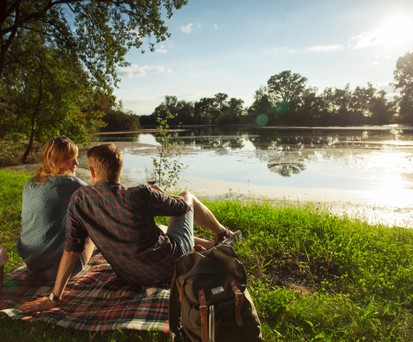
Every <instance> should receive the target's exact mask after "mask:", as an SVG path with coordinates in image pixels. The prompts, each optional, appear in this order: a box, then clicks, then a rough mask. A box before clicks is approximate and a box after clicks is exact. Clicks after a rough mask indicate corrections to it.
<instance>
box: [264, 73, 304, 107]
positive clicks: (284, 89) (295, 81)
mask: <svg viewBox="0 0 413 342" xmlns="http://www.w3.org/2000/svg"><path fill="white" fill-rule="evenodd" d="M306 83H307V78H306V77H304V76H301V75H300V74H298V73H292V72H291V71H290V70H285V71H282V72H280V73H279V74H276V75H273V76H271V77H270V78H269V80H268V82H267V86H268V92H269V94H270V95H273V96H274V99H275V102H276V107H277V109H278V112H280V113H286V112H294V110H295V109H296V108H297V106H298V105H299V104H300V103H301V98H302V94H303V92H304V90H305V88H306Z"/></svg>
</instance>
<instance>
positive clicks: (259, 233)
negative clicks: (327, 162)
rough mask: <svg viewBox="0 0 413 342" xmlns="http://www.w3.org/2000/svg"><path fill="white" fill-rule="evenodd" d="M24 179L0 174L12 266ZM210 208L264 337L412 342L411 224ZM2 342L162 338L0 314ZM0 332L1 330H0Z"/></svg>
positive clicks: (294, 210) (236, 202)
mask: <svg viewBox="0 0 413 342" xmlns="http://www.w3.org/2000/svg"><path fill="white" fill-rule="evenodd" d="M28 177H29V175H27V174H24V173H11V172H5V171H1V170H0V187H1V192H0V196H1V197H0V223H1V227H2V228H1V232H0V241H1V243H2V244H3V245H5V246H6V247H7V248H8V254H9V257H10V259H11V261H10V262H9V263H8V264H7V265H6V271H10V270H11V269H13V268H14V267H15V266H16V265H17V264H19V263H20V262H21V260H20V259H19V257H18V255H17V252H16V250H15V246H14V243H15V239H16V237H17V235H18V233H19V229H20V208H21V190H22V187H23V184H24V182H25V180H26V179H27V178H28ZM207 205H208V206H209V207H210V208H211V209H212V211H213V212H214V213H215V215H216V216H217V217H218V218H219V219H220V220H221V221H222V222H223V223H224V224H225V225H227V226H229V227H231V228H236V229H240V230H241V231H242V233H243V236H244V240H243V242H242V243H241V244H239V245H238V246H237V247H236V252H237V254H238V255H239V257H240V259H241V260H242V261H243V263H244V265H245V267H246V270H247V275H248V281H249V290H250V293H251V295H252V297H253V299H254V302H255V305H256V307H257V310H258V313H259V315H260V318H261V323H262V330H263V336H264V340H265V341H411V340H413V291H412V286H413V285H412V284H413V230H409V229H406V228H399V227H386V226H383V225H369V224H367V223H365V222H364V221H363V220H360V219H349V218H339V217H336V216H333V215H331V214H329V213H328V212H327V211H325V210H324V209H323V208H318V207H316V206H315V205H311V204H308V205H292V204H288V203H284V202H273V203H271V202H258V201H253V200H243V199H242V198H234V197H233V196H229V197H228V198H224V199H222V200H216V201H208V202H207ZM0 332H1V333H2V334H6V335H5V338H2V339H1V340H2V341H9V340H21V341H29V340H30V341H32V340H42V341H93V340H96V341H128V340H140V341H164V340H167V337H166V336H164V335H161V334H159V333H156V332H152V333H151V332H134V331H114V332H106V333H97V334H96V333H89V332H82V331H73V330H68V329H64V328H60V327H53V326H49V325H46V324H32V323H30V324H28V323H24V322H14V321H11V320H10V319H8V318H0ZM0 336H1V334H0Z"/></svg>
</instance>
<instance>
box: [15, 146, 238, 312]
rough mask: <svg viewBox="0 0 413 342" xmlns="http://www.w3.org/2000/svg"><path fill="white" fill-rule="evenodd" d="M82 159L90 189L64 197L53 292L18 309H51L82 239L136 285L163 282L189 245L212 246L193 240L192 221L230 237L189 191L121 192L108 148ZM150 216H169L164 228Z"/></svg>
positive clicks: (117, 165)
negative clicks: (61, 248) (61, 243)
mask: <svg viewBox="0 0 413 342" xmlns="http://www.w3.org/2000/svg"><path fill="white" fill-rule="evenodd" d="M87 159H88V164H89V170H90V173H91V176H92V180H93V183H94V186H87V187H82V188H80V189H78V190H77V191H75V192H74V193H73V195H72V197H71V199H70V203H69V206H68V212H67V220H66V242H65V248H64V251H63V255H62V259H61V262H60V265H59V270H58V273H57V277H56V281H55V285H54V287H53V291H52V293H51V294H50V296H48V297H42V298H38V299H36V300H35V301H32V302H27V303H24V304H23V305H22V306H21V309H22V310H23V311H25V312H33V311H43V310H48V309H51V308H52V307H54V306H56V305H57V303H58V302H59V300H60V299H61V297H62V294H63V291H64V289H65V287H66V284H67V282H68V280H69V278H70V276H71V274H72V272H73V269H74V267H75V265H76V261H77V260H78V256H79V254H80V253H82V251H83V248H84V245H85V240H86V238H87V237H90V238H91V240H92V241H93V242H94V243H95V245H96V247H97V248H98V249H99V251H100V252H101V253H102V254H103V256H104V257H105V258H106V260H107V261H108V262H109V263H110V264H111V266H112V269H113V271H114V272H115V274H116V275H117V277H118V278H119V279H120V280H121V281H122V282H123V283H125V284H142V285H158V284H164V283H167V282H169V281H170V280H171V279H172V277H173V273H174V262H175V260H176V259H177V258H178V257H179V256H180V255H182V254H183V253H187V252H189V251H191V249H192V248H193V247H194V244H199V245H202V246H203V247H205V248H210V247H212V246H213V245H214V242H211V241H208V240H204V239H201V238H194V235H193V224H194V222H195V223H196V224H198V225H199V226H201V227H205V228H208V229H210V230H211V231H212V232H214V233H215V234H217V236H218V238H217V239H218V240H219V239H221V240H222V239H225V238H230V239H231V238H233V237H234V236H233V235H232V234H233V233H232V232H230V231H228V230H227V229H226V227H224V226H223V225H222V224H221V223H220V222H219V221H218V220H217V219H216V218H215V216H214V215H213V214H212V212H211V211H210V210H209V209H208V208H207V207H206V206H205V205H204V204H202V203H201V202H200V201H199V200H198V199H197V198H196V197H195V196H194V195H192V194H191V193H190V192H187V191H185V192H183V193H181V194H180V195H179V196H173V195H170V194H167V193H166V192H164V191H163V190H162V189H160V188H159V187H157V186H155V185H153V186H151V187H148V186H145V185H140V186H137V187H132V188H129V189H126V188H124V187H123V186H122V185H121V184H120V177H121V173H122V168H123V159H122V152H121V151H120V150H118V149H117V148H116V146H115V145H114V144H103V145H99V146H95V147H92V148H91V149H90V150H89V151H88V153H87ZM155 216H170V217H171V218H170V222H169V226H168V227H167V228H166V227H161V226H158V225H157V224H156V223H155V221H154V217H155ZM231 236H232V237H231Z"/></svg>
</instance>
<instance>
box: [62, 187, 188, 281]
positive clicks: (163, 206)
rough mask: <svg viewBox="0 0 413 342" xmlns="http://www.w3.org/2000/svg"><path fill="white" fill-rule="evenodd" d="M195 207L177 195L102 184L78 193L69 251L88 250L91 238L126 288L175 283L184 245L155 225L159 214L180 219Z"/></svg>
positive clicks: (70, 223) (71, 206)
mask: <svg viewBox="0 0 413 342" xmlns="http://www.w3.org/2000/svg"><path fill="white" fill-rule="evenodd" d="M188 210H190V207H189V206H188V205H187V204H186V202H185V201H184V200H183V199H182V198H180V197H177V196H170V195H166V194H164V193H162V192H159V191H157V190H154V189H151V188H149V187H147V186H145V185H141V186H137V187H133V188H129V189H126V188H124V187H123V186H122V185H120V184H109V183H106V182H100V183H97V184H95V186H85V187H82V188H80V189H79V190H77V191H76V192H74V194H73V195H72V197H71V199H70V203H69V207H68V213H67V221H66V244H65V250H66V251H69V252H70V251H72V252H82V251H83V246H84V242H85V239H86V238H87V237H88V236H90V238H91V239H92V241H93V242H94V244H95V245H96V247H97V248H98V249H99V251H100V252H101V253H102V254H103V256H104V257H105V258H106V260H107V261H108V262H109V263H110V264H111V266H112V268H113V270H114V272H115V273H116V275H117V276H118V278H119V279H120V280H121V281H122V282H123V283H126V284H142V285H156V284H162V283H165V282H169V281H170V280H171V279H172V276H173V273H174V261H175V259H176V258H177V257H178V256H179V255H181V250H180V247H179V246H177V244H176V243H175V242H174V241H173V240H172V239H170V238H169V237H168V236H167V235H166V234H164V233H163V232H162V230H161V229H159V228H158V227H157V225H156V224H155V221H154V217H155V216H179V215H183V214H185V213H186V212H187V211H188Z"/></svg>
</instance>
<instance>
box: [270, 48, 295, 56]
mask: <svg viewBox="0 0 413 342" xmlns="http://www.w3.org/2000/svg"><path fill="white" fill-rule="evenodd" d="M296 52H297V51H296V50H292V49H290V48H288V47H286V46H285V47H282V48H274V49H269V50H267V54H269V55H287V54H294V53H296Z"/></svg>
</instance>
